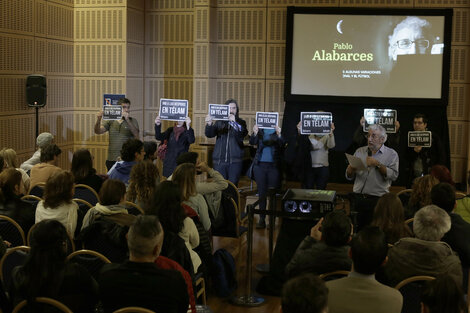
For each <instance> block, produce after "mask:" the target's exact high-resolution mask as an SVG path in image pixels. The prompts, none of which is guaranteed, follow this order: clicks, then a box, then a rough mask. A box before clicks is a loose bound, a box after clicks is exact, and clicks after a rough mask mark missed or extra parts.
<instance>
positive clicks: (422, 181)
mask: <svg viewBox="0 0 470 313" xmlns="http://www.w3.org/2000/svg"><path fill="white" fill-rule="evenodd" d="M437 184H439V180H438V179H437V178H436V177H434V176H432V175H429V174H428V175H424V176H421V177H417V178H415V180H414V181H413V188H412V189H413V191H412V192H411V196H410V200H409V201H408V205H407V208H406V212H405V215H406V218H411V217H413V216H414V214H415V213H416V212H417V211H418V210H419V209H421V208H422V207H424V206H426V205H429V204H431V203H432V201H431V189H432V187H433V186H434V185H437Z"/></svg>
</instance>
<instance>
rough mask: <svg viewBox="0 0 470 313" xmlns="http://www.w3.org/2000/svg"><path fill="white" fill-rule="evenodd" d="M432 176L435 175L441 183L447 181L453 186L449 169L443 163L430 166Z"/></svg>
mask: <svg viewBox="0 0 470 313" xmlns="http://www.w3.org/2000/svg"><path fill="white" fill-rule="evenodd" d="M429 174H431V175H432V176H434V177H436V178H437V179H438V180H439V182H441V183H448V184H451V185H452V186H454V187H455V182H454V179H453V178H452V175H451V174H450V171H449V169H448V168H447V167H445V166H444V165H440V164H436V165H433V166H432V167H431V170H430V172H429Z"/></svg>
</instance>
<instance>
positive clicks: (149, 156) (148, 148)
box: [144, 141, 157, 161]
mask: <svg viewBox="0 0 470 313" xmlns="http://www.w3.org/2000/svg"><path fill="white" fill-rule="evenodd" d="M144 151H145V156H144V160H150V161H153V160H156V159H157V143H156V142H155V141H144Z"/></svg>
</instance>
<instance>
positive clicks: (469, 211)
mask: <svg viewBox="0 0 470 313" xmlns="http://www.w3.org/2000/svg"><path fill="white" fill-rule="evenodd" d="M454 213H456V214H458V215H460V216H461V217H462V218H463V219H464V220H465V221H466V222H467V223H470V171H469V172H468V173H467V196H465V197H463V198H461V199H457V201H456V205H455V210H454Z"/></svg>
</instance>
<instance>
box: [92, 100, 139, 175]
mask: <svg viewBox="0 0 470 313" xmlns="http://www.w3.org/2000/svg"><path fill="white" fill-rule="evenodd" d="M118 105H121V106H122V117H121V118H120V119H119V120H107V121H104V122H103V124H102V125H101V120H102V119H103V111H100V112H98V113H97V114H96V123H95V129H94V130H95V134H97V135H100V134H104V133H105V132H107V131H109V145H108V158H107V160H106V168H107V169H108V170H110V169H111V167H113V165H114V163H116V161H117V160H118V157H119V156H120V153H121V148H122V145H123V144H124V143H125V142H126V141H127V140H128V139H131V138H135V139H139V123H138V122H137V120H136V119H135V118H132V117H130V116H129V114H130V111H131V102H130V101H129V99H127V98H121V99H119V101H118Z"/></svg>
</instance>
